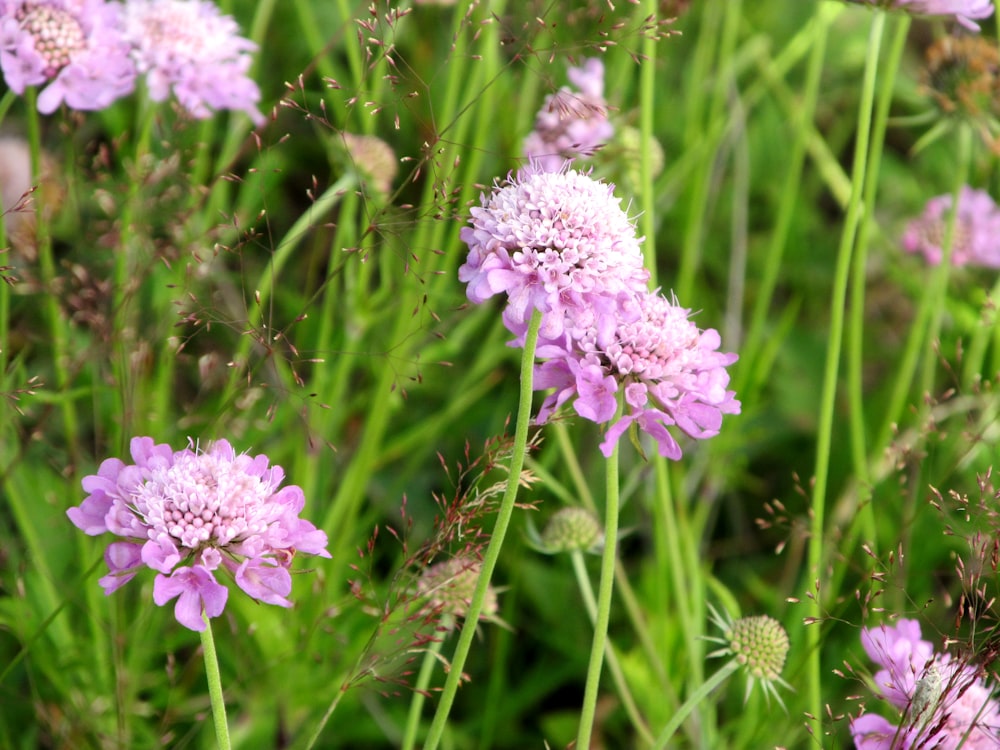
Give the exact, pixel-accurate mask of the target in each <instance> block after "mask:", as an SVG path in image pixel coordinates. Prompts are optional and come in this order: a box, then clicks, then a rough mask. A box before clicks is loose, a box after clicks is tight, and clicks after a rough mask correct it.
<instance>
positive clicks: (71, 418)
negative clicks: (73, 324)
mask: <svg viewBox="0 0 1000 750" xmlns="http://www.w3.org/2000/svg"><path fill="white" fill-rule="evenodd" d="M24 103H25V108H26V110H27V111H26V119H27V125H28V147H29V149H30V152H31V174H32V180H34V181H35V193H34V196H33V197H34V202H35V228H36V238H37V242H38V262H39V269H40V272H41V282H42V294H43V295H44V297H45V303H44V304H45V311H46V313H47V315H48V319H49V331H50V333H51V335H52V354H53V356H52V359H53V367H54V369H55V374H56V390H57V392H58V394H59V397H60V398H59V402H60V405H61V408H62V415H63V428H64V430H65V434H64V438H65V440H66V445H67V449H68V451H69V455H70V458H71V461H72V465H73V466H74V467H75V466H76V465H77V464H78V458H79V446H78V445H77V423H76V409H75V407H74V405H73V398H74V396H73V395H71V394H70V391H69V380H70V377H69V367H68V358H69V353H68V352H67V347H66V331H65V329H64V328H63V315H62V309H61V308H60V306H59V295H57V294H56V290H55V289H54V288H53V286H54V282H55V277H56V264H55V258H54V256H53V253H52V234H51V232H50V227H49V216H48V212H49V207H48V204H47V201H46V199H45V192H46V191H45V185H44V184H43V182H42V180H41V174H42V136H41V124H40V122H39V117H38V92H37V90H36V89H35V87H34V86H28V87H27V88H26V89H25V91H24Z"/></svg>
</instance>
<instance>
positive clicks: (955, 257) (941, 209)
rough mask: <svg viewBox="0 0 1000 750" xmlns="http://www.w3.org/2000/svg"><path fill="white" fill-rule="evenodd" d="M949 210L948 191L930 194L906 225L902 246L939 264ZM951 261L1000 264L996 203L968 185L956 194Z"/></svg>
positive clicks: (999, 220) (999, 210)
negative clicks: (917, 214)
mask: <svg viewBox="0 0 1000 750" xmlns="http://www.w3.org/2000/svg"><path fill="white" fill-rule="evenodd" d="M950 210H951V195H950V194H949V195H939V196H937V197H936V198H931V200H929V201H928V202H927V205H926V207H925V208H924V213H923V215H922V216H920V217H919V218H917V219H914V220H913V221H911V222H910V224H909V225H908V226H907V228H906V231H905V232H904V234H903V239H902V242H903V248H904V249H905V250H907V251H908V252H911V253H917V252H919V253H923V255H924V257H925V258H926V259H927V262H928V263H930V264H932V265H937V264H939V263H940V262H941V258H942V257H943V254H944V252H943V247H942V246H943V245H944V235H945V228H946V226H947V221H948V213H949V211H950ZM951 263H952V265H954V266H964V265H973V266H984V267H986V268H1000V207H998V206H997V204H996V203H995V202H994V200H993V199H992V198H991V197H990V195H989V193H987V192H985V191H983V190H974V189H973V188H970V187H969V186H968V185H966V186H964V187H963V188H962V190H961V191H960V193H959V196H958V214H957V216H956V217H955V228H954V234H953V238H952V251H951Z"/></svg>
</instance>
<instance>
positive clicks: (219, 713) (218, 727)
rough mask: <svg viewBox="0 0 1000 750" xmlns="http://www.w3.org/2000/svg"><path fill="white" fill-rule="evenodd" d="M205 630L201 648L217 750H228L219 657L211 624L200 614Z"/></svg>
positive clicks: (227, 731) (224, 702) (227, 732)
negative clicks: (217, 745)
mask: <svg viewBox="0 0 1000 750" xmlns="http://www.w3.org/2000/svg"><path fill="white" fill-rule="evenodd" d="M201 617H202V619H203V620H204V621H205V629H204V630H202V631H201V648H202V651H203V652H204V655H205V676H206V677H207V678H208V695H209V698H211V700H212V720H213V721H214V723H215V739H216V741H217V742H218V744H219V750H229V748H230V742H229V724H228V722H227V721H226V701H225V699H224V698H223V696H222V677H221V676H220V675H219V657H218V656H217V655H216V653H215V639H214V638H213V637H212V622H211V620H209V618H208V617H207V616H206V615H205V613H204V612H202V613H201Z"/></svg>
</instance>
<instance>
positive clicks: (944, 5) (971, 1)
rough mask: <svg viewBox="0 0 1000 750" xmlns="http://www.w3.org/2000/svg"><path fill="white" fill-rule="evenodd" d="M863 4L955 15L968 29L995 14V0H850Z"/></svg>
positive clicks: (974, 28) (919, 12) (925, 13)
mask: <svg viewBox="0 0 1000 750" xmlns="http://www.w3.org/2000/svg"><path fill="white" fill-rule="evenodd" d="M848 2H855V3H861V4H863V5H877V6H879V7H884V8H889V9H892V10H902V11H905V12H907V13H912V14H914V15H924V16H954V17H955V20H956V21H958V22H959V23H960V24H962V25H963V26H965V27H966V28H968V29H972V30H973V31H979V26H978V25H977V24H976V23H975V21H973V19H976V18H989V17H990V16H991V15H993V0H848Z"/></svg>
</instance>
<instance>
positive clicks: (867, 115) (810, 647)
mask: <svg viewBox="0 0 1000 750" xmlns="http://www.w3.org/2000/svg"><path fill="white" fill-rule="evenodd" d="M884 28H885V12H884V11H881V10H876V11H875V14H874V17H873V20H872V26H871V32H870V35H869V39H868V54H867V59H866V61H865V73H864V80H863V83H862V88H861V101H860V103H859V107H858V127H857V140H856V142H855V149H854V166H853V169H852V175H851V197H850V201H849V203H848V206H847V216H846V217H845V219H844V229H843V232H842V233H841V237H840V247H839V249H838V251H837V264H836V268H835V270H834V282H833V293H832V295H831V299H830V337H829V341H828V344H827V349H826V366H825V371H824V374H823V389H822V393H821V395H820V412H819V424H818V427H817V438H816V469H815V475H814V485H813V496H812V522H811V528H810V536H809V564H808V568H807V573H806V574H807V576H809V580H807V581H806V585H807V588H808V591H809V594H810V598H809V615H810V616H811V617H813V618H815V619H816V620H817V621H818V620H819V619H820V618H821V617H822V614H823V604H822V598H823V592H822V588H821V587H820V585H819V583H820V576H821V575H822V568H823V558H824V554H823V538H824V533H825V531H826V530H825V527H824V524H825V516H826V513H825V511H826V488H827V481H828V478H829V471H830V450H831V446H832V442H833V416H834V407H835V404H836V400H837V381H838V373H839V368H840V354H841V352H840V349H841V342H842V339H843V334H844V309H845V302H846V297H847V282H848V279H849V274H850V269H851V255H852V251H853V248H854V241H855V238H856V236H857V228H858V224H859V222H860V219H861V212H862V210H863V207H862V203H861V201H862V191H863V188H864V184H865V174H866V170H867V159H868V146H869V136H870V132H871V118H872V110H873V106H874V99H875V81H876V77H877V73H878V59H879V49H880V47H881V42H882V32H883V29H884ZM869 210H870V207H869ZM806 635H807V653H808V660H807V664H806V666H807V670H806V687H807V690H806V694H807V703H806V706H807V710H808V712H809V714H810V715H811V718H810V719H809V725H810V731H811V732H812V735H813V736H814V737H822V736H823V719H822V717H823V695H822V684H821V683H822V668H821V664H820V661H821V653H820V635H821V629H820V627H819V624H818V623H817V624H816V625H815V626H814V627H810V628H807V629H806Z"/></svg>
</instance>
